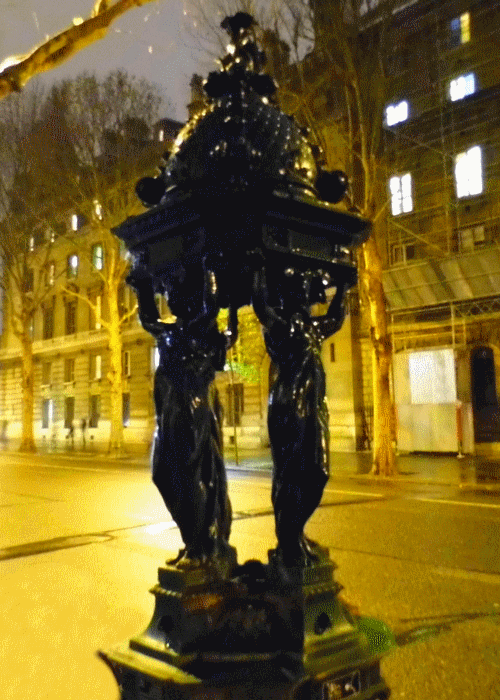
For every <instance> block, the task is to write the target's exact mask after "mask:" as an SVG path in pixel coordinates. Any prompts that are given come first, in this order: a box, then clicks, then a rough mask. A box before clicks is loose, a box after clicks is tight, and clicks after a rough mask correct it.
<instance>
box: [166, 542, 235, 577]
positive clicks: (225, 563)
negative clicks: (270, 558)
mask: <svg viewBox="0 0 500 700" xmlns="http://www.w3.org/2000/svg"><path fill="white" fill-rule="evenodd" d="M167 563H168V564H170V565H171V566H176V567H177V568H179V569H184V570H193V569H200V568H202V569H205V570H206V571H210V572H211V573H212V574H213V576H214V577H215V578H228V577H229V575H230V574H231V572H232V570H233V569H234V568H235V567H236V565H237V561H236V550H235V549H234V548H233V547H231V546H230V545H229V543H228V542H226V541H225V540H222V539H211V540H209V541H208V542H205V544H204V546H203V547H200V546H197V547H185V548H184V549H181V550H179V554H178V555H177V557H176V558H175V559H172V560H171V561H169V562H167Z"/></svg>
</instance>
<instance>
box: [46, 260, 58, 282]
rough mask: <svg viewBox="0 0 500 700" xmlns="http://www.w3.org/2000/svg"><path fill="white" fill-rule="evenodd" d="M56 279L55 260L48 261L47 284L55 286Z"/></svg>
mask: <svg viewBox="0 0 500 700" xmlns="http://www.w3.org/2000/svg"><path fill="white" fill-rule="evenodd" d="M55 279H56V264H55V263H54V262H49V263H47V267H46V268H45V286H46V287H53V286H54V282H55Z"/></svg>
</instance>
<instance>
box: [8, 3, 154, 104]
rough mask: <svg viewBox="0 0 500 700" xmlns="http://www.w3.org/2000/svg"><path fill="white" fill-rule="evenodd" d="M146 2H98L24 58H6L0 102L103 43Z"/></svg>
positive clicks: (23, 56)
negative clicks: (116, 24)
mask: <svg viewBox="0 0 500 700" xmlns="http://www.w3.org/2000/svg"><path fill="white" fill-rule="evenodd" d="M149 2H152V0H116V2H115V3H114V4H112V5H110V4H109V3H108V2H105V1H104V0H98V2H96V3H95V5H94V9H93V12H92V14H91V16H90V17H88V18H87V19H85V20H83V21H82V22H80V23H79V24H73V25H72V26H71V27H69V28H68V29H65V30H64V31H62V32H60V33H59V34H55V35H54V36H52V37H50V38H49V39H47V41H45V42H43V44H40V45H39V46H36V47H35V48H34V49H32V51H30V52H28V53H27V54H24V55H22V56H9V57H7V58H6V59H5V60H4V61H3V62H2V63H0V99H3V98H4V97H6V96H7V95H9V94H11V93H13V92H19V91H20V90H21V89H22V88H23V87H24V86H25V85H26V83H27V82H28V81H29V80H31V79H32V78H34V77H35V76H36V75H38V74H39V73H43V72H44V71H48V70H52V69H53V68H56V67H57V66H59V65H61V64H62V63H64V62H65V61H67V60H68V59H69V58H71V57H72V56H73V55H74V54H76V53H78V52H79V51H81V50H82V49H85V48H86V47H87V46H90V45H91V44H93V43H94V42H96V41H99V39H103V38H104V37H105V36H106V34H107V33H108V29H109V27H110V25H111V24H112V23H113V22H114V21H115V20H116V19H118V17H120V16H121V15H123V14H124V13H125V12H128V11H129V10H131V9H133V8H135V7H141V6H142V5H146V4H147V3H149Z"/></svg>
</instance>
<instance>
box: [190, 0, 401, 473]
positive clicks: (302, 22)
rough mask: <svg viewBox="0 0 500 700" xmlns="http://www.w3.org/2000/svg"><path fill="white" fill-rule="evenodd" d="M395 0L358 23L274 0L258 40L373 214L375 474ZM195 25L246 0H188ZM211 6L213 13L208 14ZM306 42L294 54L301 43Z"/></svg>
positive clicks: (386, 418) (381, 410)
mask: <svg viewBox="0 0 500 700" xmlns="http://www.w3.org/2000/svg"><path fill="white" fill-rule="evenodd" d="M396 4H397V3H396V0H386V2H385V3H382V6H381V9H380V11H379V14H378V17H377V18H376V19H377V21H376V22H372V23H371V25H370V26H369V27H362V26H360V23H359V7H358V5H359V3H357V2H353V1H352V0H336V1H335V2H331V0H279V1H278V0H277V1H276V2H275V3H273V4H272V11H273V14H272V16H270V15H269V14H268V17H267V20H265V21H267V25H266V24H265V23H264V22H263V21H262V18H261V17H259V16H258V15H257V18H258V19H259V20H260V24H261V28H260V30H261V38H262V41H263V43H264V47H265V49H266V53H267V56H268V67H269V69H270V71H271V72H272V73H273V74H274V76H275V77H276V78H277V79H278V82H279V101H280V104H281V106H282V107H283V109H284V110H285V111H286V112H287V113H288V114H291V115H293V116H294V117H295V118H296V119H297V121H298V122H299V123H302V124H304V125H307V126H308V127H309V128H310V130H311V132H312V137H313V138H314V139H315V140H316V142H317V144H318V145H319V146H320V147H321V149H322V151H323V157H324V160H325V163H326V166H327V167H329V168H332V169H333V168H341V169H345V170H346V171H347V172H348V173H349V174H350V175H351V176H352V179H353V182H354V186H353V192H352V199H353V203H354V204H355V206H356V209H357V210H358V211H359V212H360V213H361V214H362V215H364V216H366V217H367V218H369V219H370V220H371V221H372V222H373V233H372V236H371V237H370V239H369V240H368V241H367V242H366V243H365V244H364V245H363V246H362V248H361V249H360V251H359V255H358V268H359V289H360V296H361V302H362V309H363V312H364V317H365V319H366V322H367V325H368V328H369V337H370V342H371V348H372V367H373V405H374V418H373V441H372V449H373V467H372V472H373V473H374V474H381V475H390V474H393V473H394V472H395V471H396V465H395V459H394V448H393V442H394V437H395V413H394V405H393V399H392V396H391V391H390V371H391V364H392V345H391V338H390V334H389V331H388V320H387V313H386V299H385V294H384V289H383V283H382V262H383V261H382V255H381V250H383V239H384V233H385V232H384V227H383V225H382V222H383V217H382V214H383V213H384V211H385V208H386V206H387V204H388V197H387V189H386V183H385V161H384V153H383V117H384V105H385V101H386V97H387V94H388V93H387V88H388V83H389V81H388V76H387V72H386V67H385V56H386V55H387V53H386V50H387V46H386V38H387V29H388V27H389V26H390V22H391V19H392V17H393V11H394V9H395V6H396ZM195 5H196V7H197V12H198V17H199V19H198V24H199V25H200V32H201V31H205V26H202V22H203V19H204V18H205V19H207V21H208V30H209V32H208V33H209V35H210V36H213V37H214V43H215V37H216V36H217V33H216V32H217V27H216V26H214V25H215V23H214V22H213V21H212V22H210V21H209V20H210V18H211V17H214V16H217V17H219V16H220V13H221V11H224V10H230V12H231V14H233V13H234V12H235V11H238V10H244V9H247V8H246V4H244V3H241V2H238V0H234V2H228V0H226V2H221V0H197V2H196V3H195ZM217 13H218V14H217ZM311 47H313V48H312V49H311V50H310V52H309V53H308V54H307V55H306V56H305V58H304V59H303V60H298V59H300V58H301V56H302V55H303V53H304V51H308V50H309V48H311Z"/></svg>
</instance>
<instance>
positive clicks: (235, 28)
mask: <svg viewBox="0 0 500 700" xmlns="http://www.w3.org/2000/svg"><path fill="white" fill-rule="evenodd" d="M222 26H223V28H224V29H226V30H227V32H228V33H229V35H230V44H229V46H228V54H227V55H226V56H225V57H224V58H223V59H222V60H221V62H220V69H219V70H218V71H214V72H213V73H210V75H209V76H208V79H207V80H206V81H205V83H204V90H205V93H206V107H205V109H204V110H203V112H202V113H201V114H198V115H196V116H195V117H193V118H192V119H191V120H190V121H189V122H188V123H187V124H186V126H185V127H184V129H183V130H182V131H181V133H180V134H179V137H178V138H177V140H176V143H175V146H174V149H173V151H172V153H171V154H169V156H168V158H167V159H166V160H165V162H164V163H163V166H162V167H161V169H160V170H161V172H160V174H159V176H158V177H155V178H152V177H149V178H143V179H142V180H141V181H140V182H139V183H138V184H137V188H136V190H137V194H138V196H139V198H140V199H141V201H142V202H143V204H144V205H145V206H146V207H147V211H146V213H144V214H141V215H139V216H136V217H133V218H130V219H128V220H127V221H125V222H124V223H123V224H122V225H121V226H120V227H119V228H118V229H117V230H116V231H115V233H116V234H117V235H118V236H119V237H120V238H121V239H122V240H123V241H124V242H125V244H126V246H127V248H128V250H129V251H130V254H131V257H132V261H133V262H132V267H131V271H130V274H129V277H128V283H129V284H130V285H131V286H132V287H133V289H134V290H135V291H136V294H137V299H138V305H139V317H140V320H141V323H142V325H143V327H144V329H145V330H146V331H148V332H149V333H151V334H152V335H153V336H154V338H155V339H156V342H157V345H158V349H159V358H160V360H159V366H158V369H157V371H156V376H155V384H154V402H155V409H156V419H157V428H156V432H155V436H154V440H153V449H152V458H151V459H152V472H153V481H154V483H155V484H156V486H157V488H158V490H159V492H160V494H161V496H162V498H163V500H164V502H165V505H166V507H167V509H168V510H169V512H170V514H171V516H172V518H173V519H174V520H175V522H176V524H177V526H178V528H179V530H180V534H181V536H182V540H183V543H184V547H183V549H182V550H181V551H180V552H179V554H178V556H177V557H176V558H175V559H174V560H172V561H169V562H167V563H166V564H165V565H163V566H161V567H160V568H159V572H158V583H157V584H156V585H155V586H154V587H153V589H152V593H153V594H154V596H155V599H156V605H155V610H154V614H153V618H152V620H151V622H150V624H149V627H148V628H147V629H146V631H145V632H143V633H142V634H139V635H137V636H135V637H133V638H132V639H130V640H129V641H127V642H125V643H123V644H120V645H118V646H116V647H114V648H112V649H111V650H108V651H105V652H104V651H103V652H99V654H100V656H101V658H102V659H104V660H105V661H106V663H107V664H108V665H109V667H110V668H111V670H112V671H113V673H114V675H115V677H116V680H117V682H118V685H119V687H120V693H121V699H122V700H139V699H140V700H146V699H151V700H167V699H168V700H170V699H172V700H185V699H186V700H187V699H188V698H199V699H200V700H201V699H203V700H209V699H214V700H215V699H216V698H217V699H219V698H220V700H247V699H248V698H256V699H257V698H258V699H262V700H267V699H276V700H278V699H281V698H286V699H290V700H291V699H297V700H309V699H314V700H330V699H332V700H333V699H334V698H345V697H351V696H352V697H355V698H357V700H386V699H387V698H388V697H389V694H390V691H389V689H388V687H387V686H386V684H385V682H384V680H383V679H382V677H381V675H380V659H381V656H382V655H383V653H385V652H386V651H387V650H388V649H389V648H390V646H391V640H392V635H391V632H390V630H389V629H388V628H387V627H386V626H385V625H384V624H383V623H382V622H379V621H377V620H373V619H370V618H366V617H362V616H360V615H358V614H355V613H354V612H353V611H352V610H351V609H350V608H349V606H347V605H346V604H345V603H344V602H343V601H342V599H341V598H339V596H338V593H339V591H340V589H341V585H340V584H339V583H337V582H336V581H335V580H334V576H333V572H334V569H335V565H334V563H333V562H332V560H331V559H330V558H329V553H328V550H327V549H325V548H323V547H321V546H320V545H319V544H318V543H316V542H313V541H312V540H310V539H308V538H307V537H306V536H305V534H304V526H305V524H306V522H307V521H308V519H309V518H310V516H311V515H312V514H313V512H314V511H315V509H316V508H317V507H318V505H319V503H320V501H321V497H322V493H323V489H324V486H325V484H326V482H327V479H328V474H329V440H328V410H327V405H326V400H325V373H324V370H323V367H322V363H321V356H320V351H321V344H322V341H324V340H325V339H326V338H328V337H329V336H331V335H332V334H333V333H335V332H336V331H337V330H338V329H339V328H340V327H341V325H342V322H343V319H344V314H345V311H344V303H345V295H346V292H347V291H348V290H349V289H350V288H351V287H352V286H353V285H354V284H355V283H356V269H355V267H354V265H353V264H352V250H353V248H354V247H355V246H357V245H360V244H361V243H363V241H365V240H366V238H367V237H368V235H369V232H370V224H369V222H368V221H366V220H364V219H362V218H361V217H359V216H358V215H357V214H356V213H351V212H347V211H345V210H343V209H342V208H340V207H335V206H334V205H335V204H336V203H338V202H339V201H340V200H341V199H342V197H343V196H344V194H345V192H346V190H347V177H346V176H345V175H344V174H343V173H342V172H340V171H335V172H333V173H331V172H327V171H326V170H324V169H323V168H322V167H321V156H320V153H319V150H318V148H317V147H315V146H314V145H313V144H312V143H310V142H309V140H308V136H307V133H306V131H305V130H303V129H301V128H300V127H299V126H298V125H297V124H296V123H295V122H294V120H293V119H292V118H291V117H289V116H287V115H286V114H284V113H283V112H282V111H280V109H279V108H278V106H277V103H276V100H275V92H276V85H275V83H274V81H273V79H272V78H271V77H270V76H268V75H267V74H266V73H265V72H264V71H263V69H264V64H265V55H264V54H263V52H262V51H261V50H260V49H259V47H258V45H257V42H256V38H255V23H254V20H253V19H252V17H250V16H249V15H247V14H245V13H238V14H236V15H235V16H233V17H227V18H226V19H225V20H224V22H223V23H222ZM159 294H161V295H165V298H166V299H167V301H168V305H169V308H170V310H171V312H172V314H173V315H174V316H175V318H176V320H175V322H173V323H165V322H163V321H161V320H160V318H159V313H158V309H157V306H156V301H155V297H156V296H157V295H159ZM248 304H252V306H253V308H254V311H255V313H256V315H257V317H258V319H259V321H260V323H261V324H262V327H263V333H264V339H265V343H266V348H267V351H268V353H269V356H270V358H271V360H272V362H273V363H274V367H275V369H276V379H275V381H274V384H273V385H272V387H271V391H270V396H269V411H268V427H269V439H270V443H271V452H272V457H273V475H272V504H273V509H274V517H275V528H276V539H277V543H276V547H275V549H272V550H270V551H269V559H268V561H267V562H265V563H264V562H260V561H257V560H251V561H248V562H246V563H243V564H239V563H238V560H237V552H236V550H235V549H234V547H232V546H231V545H230V543H229V539H230V530H231V505H230V502H229V499H228V495H227V481H226V474H225V469H224V463H223V458H222V440H221V414H220V409H219V407H218V404H217V400H216V399H214V393H213V391H212V389H211V383H212V381H213V379H214V377H215V373H216V372H217V371H218V370H222V369H223V367H224V365H225V357H226V352H227V350H228V349H229V348H230V347H231V346H232V344H233V343H234V342H235V340H236V338H237V334H238V309H239V308H240V307H241V306H244V305H248ZM318 304H321V305H322V307H320V308H323V309H326V310H325V311H324V313H323V315H314V314H313V313H312V311H311V308H312V307H313V306H316V305H318ZM221 309H228V314H227V318H228V322H227V328H226V330H225V331H221V330H220V329H219V327H218V325H217V317H218V314H219V311H220V310H221Z"/></svg>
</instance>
